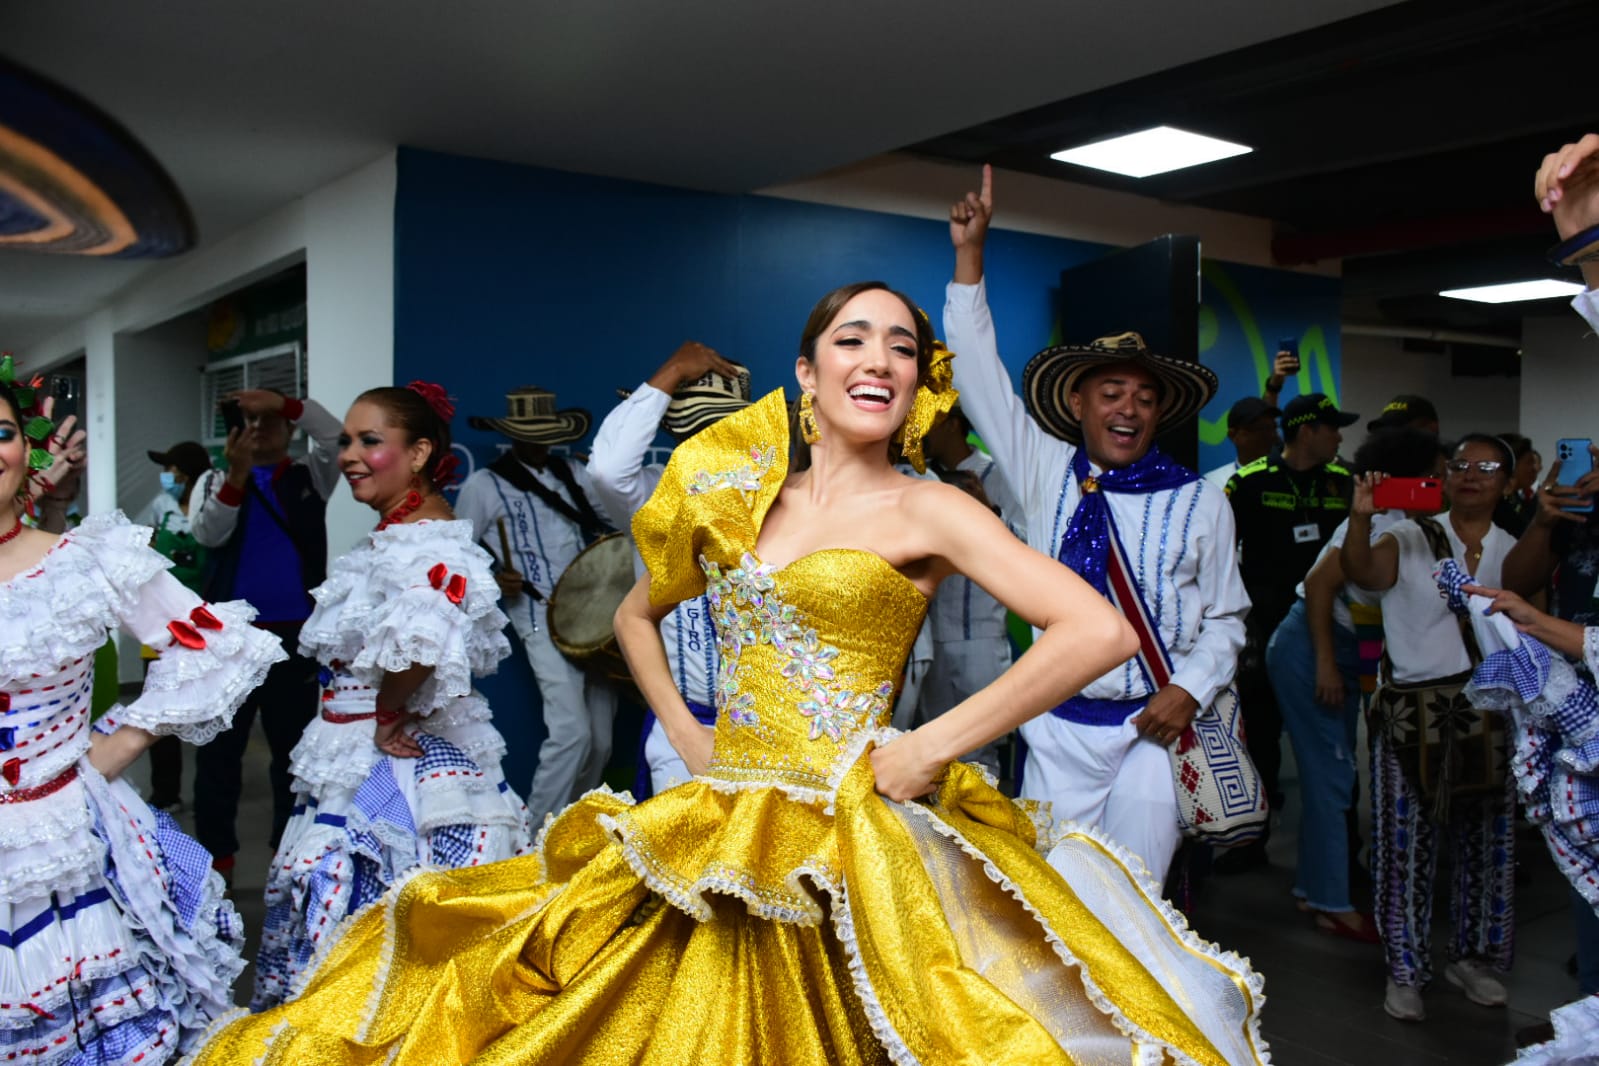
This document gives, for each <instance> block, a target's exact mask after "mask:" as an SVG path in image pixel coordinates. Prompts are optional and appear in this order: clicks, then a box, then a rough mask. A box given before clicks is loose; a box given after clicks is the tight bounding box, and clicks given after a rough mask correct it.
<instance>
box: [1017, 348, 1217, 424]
mask: <svg viewBox="0 0 1599 1066" xmlns="http://www.w3.org/2000/svg"><path fill="white" fill-rule="evenodd" d="M1117 363H1129V364H1131V365H1133V366H1136V367H1141V368H1142V369H1144V370H1145V371H1147V372H1148V373H1149V374H1150V375H1151V376H1152V377H1153V378H1154V379H1155V380H1156V381H1157V382H1159V383H1160V386H1161V404H1160V425H1159V427H1158V428H1159V429H1160V430H1165V429H1168V428H1169V427H1171V426H1172V425H1174V424H1175V423H1177V422H1181V421H1182V420H1183V419H1185V418H1190V417H1192V416H1193V415H1196V414H1198V413H1199V409H1200V408H1201V407H1204V406H1205V404H1206V403H1208V402H1209V401H1210V398H1211V397H1213V396H1215V395H1216V390H1217V389H1218V388H1219V387H1220V382H1218V381H1217V380H1216V375H1215V374H1214V373H1212V372H1211V371H1210V369H1209V368H1208V367H1204V366H1200V365H1199V364H1198V363H1190V362H1187V361H1185V360H1182V359H1171V358H1168V357H1167V356H1164V355H1156V354H1155V353H1154V352H1151V351H1150V350H1149V348H1148V347H1147V346H1146V345H1145V344H1144V338H1142V337H1140V336H1139V335H1138V334H1136V333H1119V334H1117V335H1116V336H1113V337H1100V338H1099V339H1098V340H1096V341H1093V342H1091V343H1089V344H1086V345H1080V344H1059V345H1056V346H1055V347H1053V348H1045V349H1044V350H1043V351H1041V352H1039V353H1038V354H1037V355H1035V356H1033V357H1032V359H1030V360H1028V362H1027V367H1026V369H1024V370H1023V371H1022V399H1023V400H1024V401H1025V402H1026V404H1027V411H1028V413H1029V414H1031V415H1032V416H1033V418H1034V419H1036V420H1037V421H1038V424H1039V425H1040V426H1042V427H1043V428H1044V432H1046V433H1048V434H1050V435H1051V436H1054V437H1059V438H1060V439H1061V440H1064V441H1067V442H1069V443H1072V444H1081V443H1082V440H1083V427H1082V426H1081V425H1080V424H1079V423H1078V421H1077V419H1076V418H1073V417H1072V408H1071V403H1070V402H1069V401H1068V399H1067V397H1068V396H1070V395H1071V392H1072V390H1073V389H1075V388H1076V387H1077V385H1078V383H1079V382H1080V381H1082V380H1083V376H1084V375H1085V374H1088V373H1090V372H1092V371H1094V370H1097V369H1099V368H1100V367H1105V366H1111V365H1114V364H1117Z"/></svg>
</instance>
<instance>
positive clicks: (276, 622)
mask: <svg viewBox="0 0 1599 1066" xmlns="http://www.w3.org/2000/svg"><path fill="white" fill-rule="evenodd" d="M230 410H231V411H232V412H233V414H232V416H231V417H232V418H233V419H235V421H234V423H233V425H232V427H231V428H230V429H229V432H228V439H227V443H226V444H225V445H224V446H223V459H224V460H225V462H226V463H227V467H226V469H224V470H208V471H206V472H204V473H203V474H201V475H200V478H199V481H198V483H197V484H196V485H195V486H194V488H193V489H192V490H191V499H192V501H194V502H192V503H191V506H190V514H189V526H190V530H191V531H192V532H193V534H194V539H195V540H197V541H199V542H200V544H202V545H204V546H205V547H207V548H209V549H211V559H210V561H209V563H208V565H207V572H206V577H205V581H204V583H203V587H204V589H205V594H206V595H207V597H208V598H210V599H213V600H215V599H223V600H228V599H242V600H247V601H248V602H249V603H250V605H251V606H252V607H254V608H255V609H256V612H257V617H256V623H255V624H256V625H258V626H260V627H262V628H264V629H268V630H270V631H272V632H273V633H276V634H277V635H278V636H279V637H281V638H282V639H283V646H284V647H285V648H286V649H288V650H289V653H290V654H289V658H288V660H287V661H285V662H281V663H279V664H277V665H276V666H274V667H273V668H272V672H271V674H269V675H268V676H267V680H266V683H265V684H264V685H262V686H261V687H260V688H259V689H257V690H256V691H255V693H254V694H252V695H251V697H250V698H249V699H248V700H246V701H245V703H244V706H242V707H240V708H239V713H238V714H237V715H236V716H235V717H234V719H233V725H232V727H231V728H230V729H228V730H227V731H226V732H224V733H223V734H222V735H221V736H219V737H217V738H216V739H215V740H213V741H212V742H211V743H209V744H207V745H206V746H205V747H203V748H200V749H199V751H197V752H196V753H195V776H194V801H195V802H194V827H195V836H197V837H198V838H199V840H200V843H201V844H204V845H205V847H206V850H207V851H209V852H211V854H212V855H213V856H215V860H214V862H215V865H216V868H217V870H218V871H220V872H221V873H222V875H223V877H224V878H225V879H227V880H228V882H229V883H230V884H231V883H232V877H233V856H234V854H235V853H236V852H237V851H238V850H239V838H238V835H237V830H236V828H235V825H234V822H235V819H236V817H237V815H238V810H239V792H240V789H241V788H242V771H243V765H244V748H245V744H246V742H247V741H248V740H249V737H250V729H251V728H252V726H253V725H254V722H255V719H256V715H257V712H259V713H260V717H261V727H262V729H263V731H265V733H266V737H267V744H268V745H269V746H270V747H271V749H272V764H271V769H270V777H271V781H272V826H271V831H270V838H269V841H268V842H269V843H270V844H271V846H272V847H274V848H276V847H277V844H278V840H279V838H280V837H281V836H282V834H283V827H284V826H285V825H287V824H288V821H289V814H290V811H291V810H292V809H293V807H294V791H293V789H292V787H291V784H290V779H289V753H290V752H292V751H293V750H294V746H295V744H297V743H299V740H300V734H301V733H302V732H303V731H304V730H305V727H306V724H307V723H309V722H310V721H311V719H312V718H313V717H314V716H315V715H316V713H317V663H316V660H315V659H311V658H308V657H306V656H304V655H301V654H299V652H298V648H299V644H300V627H301V624H302V623H304V621H305V620H306V618H307V617H309V616H310V614H311V607H312V602H311V596H310V593H309V592H308V591H307V590H309V589H312V588H314V587H316V586H317V585H320V584H321V583H322V581H323V579H324V578H325V577H326V576H327V573H326V571H327V557H328V540H327V518H326V512H327V499H328V496H329V495H331V494H332V492H333V489H334V487H335V486H336V485H337V484H338V483H339V469H338V451H339V449H338V441H339V429H340V425H339V420H338V419H337V418H335V417H334V416H333V415H332V414H331V413H329V412H328V410H327V409H326V408H325V407H323V406H322V405H321V404H319V403H317V402H316V401H315V400H310V399H306V400H297V399H294V398H292V397H288V396H285V395H283V394H282V393H281V392H275V391H273V390H270V389H245V390H242V391H240V392H236V393H234V394H233V395H232V396H230V397H228V398H227V401H225V406H224V408H223V411H224V414H228V412H229V411H230ZM296 426H298V427H300V428H303V429H304V430H305V431H306V435H307V436H308V437H309V438H310V447H309V448H308V449H307V450H306V454H305V455H303V456H301V457H299V458H290V456H289V442H290V441H291V440H292V439H293V436H294V431H295V427H296Z"/></svg>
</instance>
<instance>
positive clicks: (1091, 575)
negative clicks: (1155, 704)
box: [1050, 447, 1199, 726]
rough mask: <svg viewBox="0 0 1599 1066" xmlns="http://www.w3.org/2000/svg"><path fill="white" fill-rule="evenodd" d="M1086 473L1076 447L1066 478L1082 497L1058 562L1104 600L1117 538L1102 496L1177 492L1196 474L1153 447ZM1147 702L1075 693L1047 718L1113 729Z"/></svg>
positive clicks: (1195, 478) (1147, 679)
mask: <svg viewBox="0 0 1599 1066" xmlns="http://www.w3.org/2000/svg"><path fill="white" fill-rule="evenodd" d="M1088 470H1089V467H1088V453H1087V452H1085V451H1084V450H1083V449H1082V448H1078V449H1077V454H1076V455H1074V456H1073V457H1072V465H1071V470H1070V472H1069V473H1068V474H1067V476H1068V477H1075V478H1076V479H1077V487H1078V492H1079V493H1080V494H1081V496H1082V498H1081V500H1080V501H1079V502H1078V504H1077V510H1076V511H1074V512H1072V520H1071V524H1070V525H1068V526H1067V527H1066V535H1065V536H1064V537H1062V538H1061V542H1060V561H1061V562H1063V563H1065V564H1066V565H1067V566H1069V567H1071V568H1072V569H1073V570H1075V571H1077V573H1078V575H1079V576H1081V577H1082V579H1083V580H1084V581H1087V582H1088V583H1089V584H1090V585H1092V586H1094V588H1095V589H1097V590H1098V592H1099V594H1100V595H1101V596H1103V597H1105V598H1106V599H1107V600H1108V599H1110V591H1109V588H1108V586H1107V581H1106V577H1105V566H1106V560H1107V559H1108V558H1109V557H1110V539H1111V538H1112V537H1115V536H1117V533H1116V522H1115V520H1114V519H1113V518H1112V517H1111V513H1110V504H1109V503H1107V502H1106V500H1105V494H1106V493H1107V492H1127V493H1138V494H1142V493H1149V492H1160V491H1162V490H1164V489H1175V488H1181V487H1182V486H1184V485H1186V484H1188V483H1189V482H1190V481H1198V480H1199V475H1198V474H1196V473H1194V472H1193V471H1192V470H1189V469H1188V468H1187V467H1185V466H1183V465H1181V464H1180V463H1178V462H1176V461H1175V460H1173V459H1172V458H1171V457H1170V456H1168V455H1166V454H1165V453H1164V452H1162V451H1161V450H1160V449H1159V448H1153V447H1152V448H1150V449H1149V451H1148V452H1146V453H1145V454H1144V457H1143V458H1142V459H1140V460H1138V461H1137V462H1136V463H1132V464H1130V465H1128V466H1124V467H1122V468H1121V469H1119V470H1107V471H1105V472H1104V473H1102V474H1100V475H1098V476H1097V477H1094V476H1092V475H1090V474H1089V472H1088ZM1065 491H1066V486H1065V485H1062V486H1061V492H1062V494H1063V496H1064V493H1065ZM1124 547H1125V546H1124ZM1123 554H1124V555H1125V554H1126V553H1125V552H1124V553H1123ZM1127 576H1128V578H1129V579H1130V580H1131V582H1132V584H1133V587H1134V588H1137V586H1138V579H1137V578H1136V577H1135V576H1134V575H1132V574H1128V575H1127ZM1142 594H1143V591H1142V590H1141V589H1140V590H1139V595H1142ZM1140 670H1141V671H1142V672H1143V673H1144V681H1145V683H1146V684H1149V685H1151V686H1153V681H1152V680H1151V679H1150V677H1149V674H1148V672H1147V671H1143V670H1142V667H1140ZM1147 702H1149V699H1148V697H1147V696H1140V697H1137V698H1134V699H1098V698H1094V697H1091V696H1084V695H1082V694H1081V693H1079V694H1077V695H1076V696H1073V697H1071V698H1070V699H1068V700H1067V701H1066V702H1065V703H1062V704H1061V705H1060V706H1059V707H1056V708H1054V709H1053V710H1052V711H1051V712H1050V713H1051V714H1054V715H1055V716H1056V717H1058V718H1064V719H1065V720H1067V721H1069V722H1076V723H1078V724H1080V725H1090V726H1119V725H1121V724H1122V723H1123V722H1125V721H1126V720H1127V718H1128V717H1129V716H1131V715H1133V714H1135V713H1137V712H1138V711H1140V710H1142V709H1143V707H1144V704H1146V703H1147Z"/></svg>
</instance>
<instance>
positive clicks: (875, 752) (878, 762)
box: [871, 729, 945, 802]
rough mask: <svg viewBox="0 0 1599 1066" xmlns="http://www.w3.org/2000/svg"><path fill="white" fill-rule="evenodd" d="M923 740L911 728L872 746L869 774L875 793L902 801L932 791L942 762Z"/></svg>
mask: <svg viewBox="0 0 1599 1066" xmlns="http://www.w3.org/2000/svg"><path fill="white" fill-rule="evenodd" d="M924 741H925V737H923V736H922V734H921V731H920V730H917V729H913V730H911V731H910V732H909V733H901V734H900V735H899V736H897V737H895V738H894V739H893V740H891V741H889V742H888V743H887V744H884V745H883V746H882V747H880V748H873V749H872V755H871V759H872V773H873V774H874V775H875V776H876V778H877V791H878V792H879V793H881V794H882V795H884V796H886V797H888V798H889V799H891V800H898V801H901V802H903V801H905V800H913V799H915V798H916V797H918V796H925V795H928V794H929V793H931V792H932V791H933V789H934V787H935V784H936V782H937V780H938V775H939V774H940V773H942V772H943V770H944V765H945V764H944V762H943V761H942V760H940V759H938V758H937V757H936V756H934V755H933V754H932V753H931V752H930V751H928V750H927V745H926V744H925V743H924Z"/></svg>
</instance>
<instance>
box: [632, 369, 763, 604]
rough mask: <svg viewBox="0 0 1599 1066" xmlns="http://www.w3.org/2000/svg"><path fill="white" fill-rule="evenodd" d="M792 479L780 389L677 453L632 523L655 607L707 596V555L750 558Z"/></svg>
mask: <svg viewBox="0 0 1599 1066" xmlns="http://www.w3.org/2000/svg"><path fill="white" fill-rule="evenodd" d="M787 476H788V403H787V401H786V400H785V398H784V396H783V390H782V389H778V390H776V391H775V392H770V393H767V394H766V396H764V397H762V398H761V399H760V400H759V401H757V402H755V403H753V404H751V405H750V406H748V407H746V408H744V410H742V411H739V412H738V413H737V414H732V415H728V416H727V417H726V418H724V419H722V420H721V421H720V422H717V423H716V424H715V425H712V426H708V427H707V428H705V429H704V430H702V431H701V432H699V433H696V434H695V435H694V436H692V437H690V438H689V439H688V440H686V441H684V442H683V443H682V444H680V445H678V447H677V449H676V450H675V451H674V452H673V453H672V459H671V461H670V462H668V463H667V464H666V471H665V473H664V474H663V475H662V476H661V483H660V484H659V485H657V486H656V487H655V492H654V494H653V495H652V496H650V499H649V502H648V503H646V504H645V505H644V506H643V507H641V508H639V511H638V513H637V514H635V515H634V516H633V540H634V543H636V544H637V545H638V550H639V554H640V555H641V556H643V558H644V565H645V566H647V567H648V568H649V571H650V600H651V602H653V603H655V604H656V605H657V606H665V605H668V604H674V603H681V602H682V601H683V600H686V599H690V598H692V597H694V596H698V595H700V594H702V593H703V592H704V591H705V574H704V572H703V571H701V569H700V565H699V558H700V556H701V555H704V556H705V557H706V558H708V559H712V560H716V561H726V560H734V559H737V558H738V557H739V556H740V554H742V553H743V552H745V551H750V550H752V549H753V548H754V547H755V539H756V535H757V534H758V533H759V531H760V523H761V519H762V517H763V516H764V515H765V514H766V511H767V509H768V508H770V507H771V506H772V501H773V500H775V499H777V493H778V490H779V489H781V488H782V487H783V479H784V478H786V477H787Z"/></svg>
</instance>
